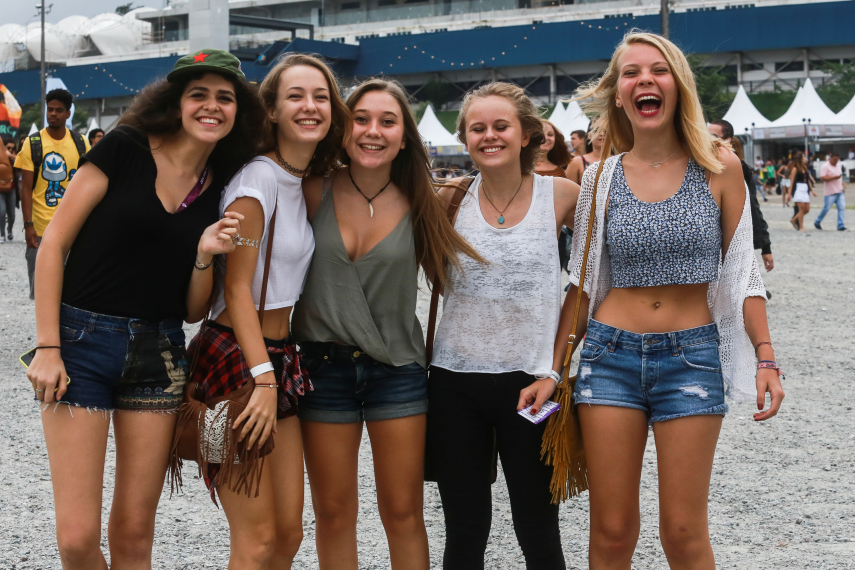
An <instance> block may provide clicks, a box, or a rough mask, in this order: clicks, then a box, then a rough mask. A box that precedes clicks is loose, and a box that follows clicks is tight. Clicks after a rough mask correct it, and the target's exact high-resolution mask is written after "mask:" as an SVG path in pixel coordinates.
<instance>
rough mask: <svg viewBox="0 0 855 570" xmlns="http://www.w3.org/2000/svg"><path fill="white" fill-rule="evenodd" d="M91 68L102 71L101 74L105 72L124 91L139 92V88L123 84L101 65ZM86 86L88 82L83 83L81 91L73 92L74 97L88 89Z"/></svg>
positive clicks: (90, 77)
mask: <svg viewBox="0 0 855 570" xmlns="http://www.w3.org/2000/svg"><path fill="white" fill-rule="evenodd" d="M93 69H94V70H95V71H100V72H102V73H103V74H105V75H106V76H107V77H109V78H110V79H112V80H113V83H116V84H118V85H119V86H120V87H122V88H123V89H125V90H126V91H128V92H130V93H139V92H140V90H139V89H134V88H133V87H128V86H127V85H125V84H124V83H122V82H121V81H119V80H118V79H116V78H115V77H113V74H112V73H110V72H109V71H107V70H106V69H105V68H104V67H103V66H98V65H96V66H95V67H94V68H93ZM89 79H90V80H91V79H92V76H91V75H90V76H89ZM88 88H89V84H88V83H87V84H85V85H84V86H83V91H81V92H80V93H77V94H75V95H74V96H75V97H81V96H82V95H84V94H85V93H86V89H88Z"/></svg>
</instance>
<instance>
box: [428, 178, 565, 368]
mask: <svg viewBox="0 0 855 570" xmlns="http://www.w3.org/2000/svg"><path fill="white" fill-rule="evenodd" d="M480 184H481V175H480V174H479V175H478V176H477V177H476V178H475V180H474V181H473V182H472V186H470V192H469V193H467V195H466V196H465V197H464V199H463V202H462V203H461V205H460V210H459V213H458V215H457V221H456V222H455V224H454V228H455V229H456V230H457V231H458V233H460V235H461V236H462V237H463V238H464V239H465V240H466V241H468V242H469V243H470V244H471V245H472V247H474V248H475V251H477V252H478V253H479V254H481V256H482V257H483V258H484V259H486V260H487V261H488V262H489V265H481V264H479V263H478V262H477V261H475V260H473V259H471V258H469V257H467V256H465V255H461V256H460V263H461V265H462V271H461V270H460V269H458V268H456V267H452V268H451V276H450V278H451V287H450V288H448V289H447V290H446V292H445V295H444V299H443V305H442V307H443V308H442V320H441V321H440V323H439V326H438V327H437V332H436V340H435V341H434V352H433V361H432V364H433V365H434V366H439V367H441V368H445V369H447V370H451V371H454V372H484V373H501V372H512V371H516V370H522V371H524V372H526V373H527V374H532V375H535V374H548V373H549V371H550V370H552V356H553V347H554V344H555V334H556V332H557V331H558V318H559V316H560V313H561V267H560V262H559V260H558V238H557V234H556V231H555V228H556V221H555V201H554V198H553V189H552V178H551V177H548V176H547V177H544V176H538V175H537V174H535V175H534V185H533V191H532V199H531V206H530V207H529V211H528V213H527V214H526V216H525V218H523V220H522V221H521V222H520V223H519V224H517V225H516V226H513V227H510V228H503V229H497V228H494V227H493V226H491V225H490V224H488V223H487V221H486V220H485V219H484V216H483V215H482V214H481V207H480V205H479V203H478V188H479V187H480Z"/></svg>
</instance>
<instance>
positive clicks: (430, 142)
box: [419, 105, 464, 155]
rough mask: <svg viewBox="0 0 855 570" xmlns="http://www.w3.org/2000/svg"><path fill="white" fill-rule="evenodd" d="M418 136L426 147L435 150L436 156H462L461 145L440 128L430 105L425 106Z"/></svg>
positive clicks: (445, 130) (443, 128) (444, 129)
mask: <svg viewBox="0 0 855 570" xmlns="http://www.w3.org/2000/svg"><path fill="white" fill-rule="evenodd" d="M419 135H420V136H421V137H422V140H423V141H424V142H425V144H426V145H427V146H429V147H431V148H435V149H437V150H436V154H440V155H453V154H464V150H463V145H462V144H461V143H460V141H459V140H457V137H455V136H454V135H453V134H451V133H450V132H448V129H446V128H445V127H443V126H442V123H440V122H439V119H438V118H437V116H436V113H435V112H434V110H433V106H431V105H428V106H427V109H425V114H424V115H422V120H421V121H419ZM438 147H444V148H438ZM449 147H453V148H449Z"/></svg>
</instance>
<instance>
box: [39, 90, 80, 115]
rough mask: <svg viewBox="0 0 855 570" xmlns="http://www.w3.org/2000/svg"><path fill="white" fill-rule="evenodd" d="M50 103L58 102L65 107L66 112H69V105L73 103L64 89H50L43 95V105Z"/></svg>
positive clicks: (70, 95)
mask: <svg viewBox="0 0 855 570" xmlns="http://www.w3.org/2000/svg"><path fill="white" fill-rule="evenodd" d="M51 101H59V102H60V103H62V104H63V105H64V106H65V110H66V111H71V105H72V104H73V103H74V96H73V95H72V94H71V93H69V92H68V91H66V90H65V89H51V90H50V91H48V93H47V95H45V105H47V104H48V103H50V102H51Z"/></svg>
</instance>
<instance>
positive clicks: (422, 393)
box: [297, 342, 428, 424]
mask: <svg viewBox="0 0 855 570" xmlns="http://www.w3.org/2000/svg"><path fill="white" fill-rule="evenodd" d="M300 356H301V357H302V359H303V361H304V362H305V364H306V370H308V372H309V377H310V378H311V379H312V386H313V387H314V390H312V391H311V392H306V393H305V395H303V396H300V411H299V412H298V413H297V417H299V418H300V419H301V420H308V421H313V422H324V423H336V424H340V423H341V424H343V423H357V422H359V423H361V422H363V421H366V422H371V421H379V420H391V419H396V418H404V417H407V416H415V415H418V414H425V413H427V410H428V397H427V371H426V370H425V369H424V368H422V365H421V364H419V363H418V362H412V363H410V364H405V365H403V366H392V365H391V364H385V363H383V362H379V361H377V360H375V359H373V358H371V357H370V356H368V355H367V354H365V352H363V351H362V350H361V349H359V348H357V347H355V346H339V345H337V344H333V343H327V342H305V343H300Z"/></svg>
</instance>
